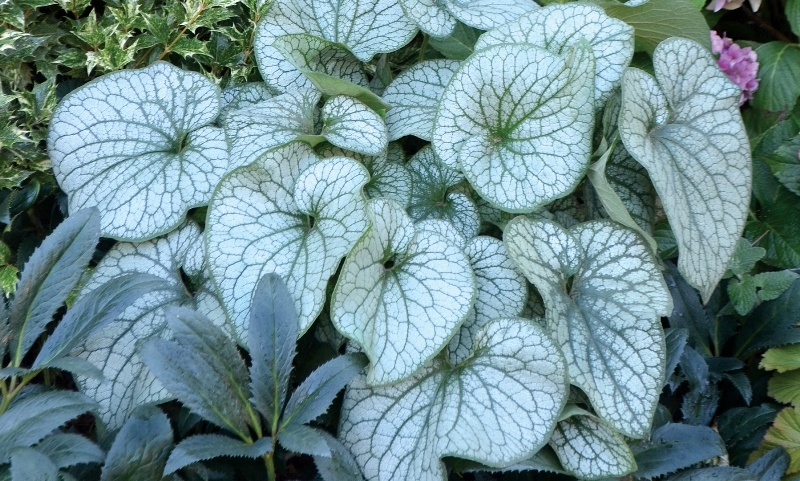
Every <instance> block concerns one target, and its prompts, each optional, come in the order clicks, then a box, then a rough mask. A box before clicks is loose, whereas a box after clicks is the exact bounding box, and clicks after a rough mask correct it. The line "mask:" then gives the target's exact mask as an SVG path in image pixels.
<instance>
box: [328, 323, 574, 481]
mask: <svg viewBox="0 0 800 481" xmlns="http://www.w3.org/2000/svg"><path fill="white" fill-rule="evenodd" d="M475 344H476V350H475V356H474V357H472V358H471V359H469V360H467V361H465V362H464V363H462V364H461V365H459V366H457V367H451V366H449V365H448V364H447V363H445V362H443V360H441V359H436V360H433V361H431V362H430V363H428V364H427V365H426V366H425V368H424V369H422V370H421V371H420V372H418V373H417V374H415V375H414V376H413V377H412V378H410V379H408V380H406V381H404V382H402V383H399V384H395V385H392V386H387V387H379V388H369V387H367V386H366V384H365V382H366V379H365V378H364V377H358V378H356V380H355V381H353V383H352V384H351V385H350V387H349V388H348V390H347V393H346V395H345V400H344V405H343V407H342V421H341V425H340V429H339V437H340V439H341V440H342V442H343V443H344V444H345V445H346V446H347V447H348V448H349V449H350V450H351V451H352V453H353V454H354V455H355V457H356V460H357V462H358V464H359V466H360V467H361V470H362V472H363V474H364V475H365V476H366V478H367V479H368V480H378V479H381V480H383V479H408V478H410V477H413V478H415V479H419V480H420V481H440V480H442V479H445V477H446V476H445V475H446V470H445V467H444V464H443V463H442V462H441V458H443V457H445V456H452V457H459V458H465V459H471V460H475V461H477V462H480V463H483V464H485V465H488V466H491V467H505V466H508V465H511V464H513V463H515V462H519V461H522V460H524V459H527V458H530V457H532V456H533V455H534V453H535V452H536V451H538V449H539V448H540V447H541V446H542V445H543V444H544V443H545V442H546V441H547V439H548V438H549V436H550V433H551V432H552V430H553V428H554V427H555V423H556V420H557V418H558V414H559V413H560V412H561V409H562V408H563V406H564V403H565V401H566V394H567V379H566V368H565V366H564V361H563V358H562V357H561V355H560V354H559V350H558V348H557V347H556V346H555V345H554V344H553V341H551V340H550V337H549V336H548V335H547V334H546V333H545V332H544V331H543V330H542V329H541V328H539V327H537V326H535V325H534V324H532V323H531V322H530V321H526V320H524V319H519V318H501V319H498V320H496V321H494V322H492V323H490V324H489V325H488V326H486V328H485V329H484V330H483V331H482V332H481V333H480V334H479V335H478V336H477V337H476V339H475Z"/></svg>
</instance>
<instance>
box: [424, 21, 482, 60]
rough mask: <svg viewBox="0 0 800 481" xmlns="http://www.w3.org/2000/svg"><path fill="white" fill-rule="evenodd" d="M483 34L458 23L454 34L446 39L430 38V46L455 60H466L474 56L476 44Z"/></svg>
mask: <svg viewBox="0 0 800 481" xmlns="http://www.w3.org/2000/svg"><path fill="white" fill-rule="evenodd" d="M482 33H483V32H482V31H481V30H478V29H477V28H472V27H468V26H467V25H464V24H463V23H461V22H456V26H455V28H454V29H453V33H451V34H450V36H448V37H445V38H436V37H429V38H428V45H430V46H431V47H433V48H435V49H436V50H438V51H439V52H440V53H441V54H442V55H444V56H445V57H447V58H450V59H453V60H464V59H465V58H467V57H469V56H470V55H472V52H473V49H474V47H475V43H476V42H477V41H478V37H480V36H481V34H482Z"/></svg>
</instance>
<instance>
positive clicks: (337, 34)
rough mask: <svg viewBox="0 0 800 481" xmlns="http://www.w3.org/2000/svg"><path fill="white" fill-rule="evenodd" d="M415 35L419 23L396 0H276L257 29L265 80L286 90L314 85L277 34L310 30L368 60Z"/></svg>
mask: <svg viewBox="0 0 800 481" xmlns="http://www.w3.org/2000/svg"><path fill="white" fill-rule="evenodd" d="M416 33H417V26H416V25H415V24H414V23H413V22H411V21H410V20H409V19H407V18H406V17H405V16H404V15H403V10H402V9H401V8H400V5H399V4H398V3H397V0H352V1H349V2H341V1H337V0H276V1H275V2H274V3H273V4H272V6H271V7H270V9H269V11H268V12H267V14H266V15H265V16H264V18H263V19H262V20H261V21H260V22H259V24H258V26H257V28H256V34H255V39H254V48H255V53H256V61H257V63H258V68H259V71H260V72H261V76H262V77H263V78H264V81H265V82H267V84H269V85H270V86H272V87H274V88H276V89H278V90H280V91H286V90H288V89H290V88H299V87H305V88H310V87H312V85H311V83H310V82H309V81H308V80H307V79H306V78H305V77H303V75H302V73H301V72H300V70H299V69H298V68H297V67H296V66H295V65H293V64H292V63H291V62H290V61H289V60H287V59H286V57H285V56H284V55H283V54H282V53H281V52H280V51H279V50H278V49H276V48H275V46H274V43H275V40H276V39H277V38H278V37H281V36H284V35H296V34H308V35H310V36H312V37H317V38H320V39H322V40H326V41H327V42H331V43H335V44H339V45H341V46H343V47H345V48H347V49H348V50H349V51H350V52H351V53H352V54H353V55H354V56H355V57H356V58H357V59H358V60H360V61H362V62H367V61H369V60H370V59H371V58H372V57H373V56H374V55H375V54H378V53H389V52H393V51H395V50H397V49H399V48H400V47H402V46H404V45H405V44H407V43H408V42H409V41H410V40H411V39H412V38H414V35H415V34H416Z"/></svg>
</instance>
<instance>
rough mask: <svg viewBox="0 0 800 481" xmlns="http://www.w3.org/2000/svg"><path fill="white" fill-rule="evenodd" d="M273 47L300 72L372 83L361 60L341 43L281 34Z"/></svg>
mask: <svg viewBox="0 0 800 481" xmlns="http://www.w3.org/2000/svg"><path fill="white" fill-rule="evenodd" d="M272 46H273V48H275V49H276V50H277V51H278V52H280V53H281V54H283V57H284V58H285V59H286V60H288V61H289V63H290V64H292V65H294V66H295V67H296V68H297V69H298V70H299V71H300V72H303V73H308V72H317V73H323V74H325V75H330V76H331V77H336V78H340V79H344V80H347V81H348V82H352V83H354V84H356V85H360V86H362V87H366V86H368V85H369V80H367V76H366V75H365V74H364V67H363V66H362V64H361V62H360V61H359V60H358V59H357V58H356V57H355V56H354V55H353V54H352V53H350V52H349V51H348V50H347V49H345V48H344V47H342V46H341V45H338V44H335V43H333V42H329V41H327V40H324V39H322V38H319V37H315V36H313V35H308V34H302V33H301V34H292V35H283V36H280V37H278V38H276V39H275V40H274V41H273V43H272ZM305 85H306V86H308V87H311V85H310V84H305Z"/></svg>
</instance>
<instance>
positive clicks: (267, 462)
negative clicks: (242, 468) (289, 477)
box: [264, 440, 276, 481]
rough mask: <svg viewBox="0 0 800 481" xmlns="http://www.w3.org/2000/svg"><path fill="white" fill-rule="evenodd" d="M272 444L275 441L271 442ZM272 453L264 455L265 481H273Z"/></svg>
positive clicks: (273, 464) (273, 465)
mask: <svg viewBox="0 0 800 481" xmlns="http://www.w3.org/2000/svg"><path fill="white" fill-rule="evenodd" d="M272 444H275V441H274V440H273V441H272ZM274 452H275V451H274V448H273V451H271V452H269V453H266V454H265V455H264V464H265V465H266V466H267V481H275V479H276V478H275V463H274V461H273V459H272V455H273V453H274Z"/></svg>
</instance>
